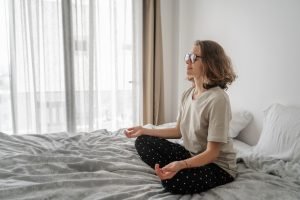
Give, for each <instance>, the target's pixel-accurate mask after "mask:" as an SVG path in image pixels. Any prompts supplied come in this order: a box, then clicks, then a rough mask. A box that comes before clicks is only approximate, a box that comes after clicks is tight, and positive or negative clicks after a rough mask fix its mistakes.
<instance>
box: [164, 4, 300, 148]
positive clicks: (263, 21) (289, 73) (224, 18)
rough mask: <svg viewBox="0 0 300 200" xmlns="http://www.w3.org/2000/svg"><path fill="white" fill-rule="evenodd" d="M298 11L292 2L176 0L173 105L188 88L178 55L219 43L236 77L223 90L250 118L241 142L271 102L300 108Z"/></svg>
mask: <svg viewBox="0 0 300 200" xmlns="http://www.w3.org/2000/svg"><path fill="white" fill-rule="evenodd" d="M169 3H170V5H171V2H170V1H169ZM299 10H300V1H297V0H285V1H283V0H252V1H245V0H244V1H241V0H226V1H222V0H187V1H183V0H181V1H180V0H179V2H178V10H173V11H170V12H174V13H177V15H179V19H178V38H175V39H178V41H179V43H178V55H177V56H178V58H179V60H178V63H177V67H178V86H177V94H178V96H177V100H178V99H179V98H180V94H181V93H182V91H183V90H184V89H185V88H187V87H188V86H189V83H188V82H187V81H186V80H185V68H184V62H183V55H184V54H185V53H186V52H188V51H190V49H191V47H192V44H193V41H194V40H196V39H202V40H204V39H210V40H215V41H217V42H219V43H220V44H221V45H222V46H223V47H224V49H225V51H226V52H227V54H228V55H229V56H230V57H231V59H232V62H233V64H234V67H235V70H236V72H237V74H238V79H237V81H236V82H234V84H233V85H232V86H231V87H230V88H229V90H228V93H229V95H230V99H231V104H232V107H233V109H234V110H237V109H247V110H249V111H250V112H252V113H253V114H254V120H253V122H252V123H251V124H250V126H248V127H247V128H246V129H245V130H244V132H243V133H242V134H241V136H240V138H241V139H242V140H244V141H246V142H247V143H249V144H252V145H253V144H255V143H256V142H257V140H258V138H259V134H260V131H261V129H262V120H263V110H264V109H266V108H267V107H268V106H269V105H271V104H272V103H275V102H277V103H281V104H285V105H297V106H300V89H299V86H300V59H299V55H300V52H299V49H300V37H299V36H300V23H299V22H298V21H299V20H298V19H300V12H299ZM175 20H176V18H175ZM174 55H176V54H174ZM172 57H173V56H172ZM170 58H171V57H164V60H168V59H170ZM181 58H182V59H181ZM173 88H174V87H173ZM173 88H172V89H173ZM177 102H178V101H177ZM177 102H176V104H177ZM172 106H173V109H177V108H175V106H174V105H172ZM172 115H173V114H172Z"/></svg>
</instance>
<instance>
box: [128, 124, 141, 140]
mask: <svg viewBox="0 0 300 200" xmlns="http://www.w3.org/2000/svg"><path fill="white" fill-rule="evenodd" d="M144 133H145V129H144V128H143V127H142V126H136V127H131V128H128V129H126V130H125V131H124V134H125V135H126V137H128V138H134V137H138V136H140V135H143V134H144Z"/></svg>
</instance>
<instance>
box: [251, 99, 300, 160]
mask: <svg viewBox="0 0 300 200" xmlns="http://www.w3.org/2000/svg"><path fill="white" fill-rule="evenodd" d="M254 152H255V153H257V154H259V155H263V156H267V157H272V158H277V159H281V160H285V161H298V160H299V159H300V108H297V107H292V106H283V105H280V104H273V105H272V106H270V107H269V108H267V109H266V110H265V111H264V121H263V130H262V132H261V136H260V138H259V141H258V143H257V145H256V146H255V147H254Z"/></svg>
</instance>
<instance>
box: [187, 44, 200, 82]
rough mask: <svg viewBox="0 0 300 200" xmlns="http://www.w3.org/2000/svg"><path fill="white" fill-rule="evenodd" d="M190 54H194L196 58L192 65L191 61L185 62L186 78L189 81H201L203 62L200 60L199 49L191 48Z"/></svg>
mask: <svg viewBox="0 0 300 200" xmlns="http://www.w3.org/2000/svg"><path fill="white" fill-rule="evenodd" d="M191 53H192V54H195V55H196V56H197V57H196V59H195V60H194V63H192V61H191V59H189V60H188V61H186V69H187V72H186V73H187V76H188V78H189V79H190V78H193V79H202V77H203V74H202V67H203V62H202V59H201V58H200V57H201V56H202V54H201V49H200V47H199V46H193V48H192V51H191Z"/></svg>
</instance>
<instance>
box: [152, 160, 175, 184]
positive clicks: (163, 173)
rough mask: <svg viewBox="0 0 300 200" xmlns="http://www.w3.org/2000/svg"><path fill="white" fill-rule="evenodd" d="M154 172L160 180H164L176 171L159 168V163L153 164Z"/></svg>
mask: <svg viewBox="0 0 300 200" xmlns="http://www.w3.org/2000/svg"><path fill="white" fill-rule="evenodd" d="M154 170H155V173H156V175H157V176H158V177H159V178H160V179H161V180H166V179H170V178H172V177H173V176H175V174H176V173H177V172H176V171H168V170H167V169H165V168H160V167H159V164H155V167H154Z"/></svg>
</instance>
